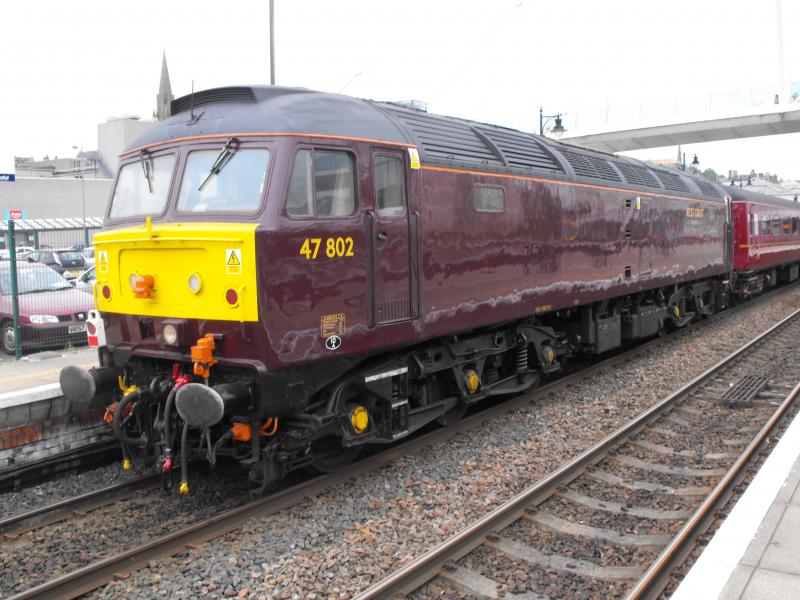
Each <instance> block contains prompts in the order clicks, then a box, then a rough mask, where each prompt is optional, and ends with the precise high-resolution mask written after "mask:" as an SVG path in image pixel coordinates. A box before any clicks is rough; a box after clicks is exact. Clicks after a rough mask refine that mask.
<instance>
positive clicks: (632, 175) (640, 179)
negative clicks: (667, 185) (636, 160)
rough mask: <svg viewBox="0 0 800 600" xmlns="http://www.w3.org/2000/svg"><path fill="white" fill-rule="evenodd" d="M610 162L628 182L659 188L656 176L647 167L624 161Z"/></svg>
mask: <svg viewBox="0 0 800 600" xmlns="http://www.w3.org/2000/svg"><path fill="white" fill-rule="evenodd" d="M612 162H613V163H614V166H615V167H617V168H618V169H619V170H620V171H621V172H622V176H623V177H625V181H627V182H628V183H632V184H633V185H641V186H644V187H652V188H659V189H660V188H661V186H660V185H659V184H658V181H656V178H655V177H653V174H652V173H650V171H648V170H647V168H645V167H640V166H639V165H630V164H628V163H624V162H616V161H612Z"/></svg>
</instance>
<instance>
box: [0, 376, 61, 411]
mask: <svg viewBox="0 0 800 600" xmlns="http://www.w3.org/2000/svg"><path fill="white" fill-rule="evenodd" d="M61 395H62V394H61V385H60V384H58V383H46V384H44V385H37V386H36V387H31V388H27V389H24V390H14V391H13V392H5V393H3V394H0V410H2V409H4V408H10V407H12V406H19V405H20V404H29V403H31V402H38V401H39V400H50V399H52V398H58V397H59V396H61Z"/></svg>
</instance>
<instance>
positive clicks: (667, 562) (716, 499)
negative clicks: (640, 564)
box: [627, 383, 800, 600]
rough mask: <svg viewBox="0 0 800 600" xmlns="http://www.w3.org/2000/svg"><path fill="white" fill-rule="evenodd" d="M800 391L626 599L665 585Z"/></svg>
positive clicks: (797, 389)
mask: <svg viewBox="0 0 800 600" xmlns="http://www.w3.org/2000/svg"><path fill="white" fill-rule="evenodd" d="M799 394H800V383H798V384H797V385H796V386H795V387H794V389H793V390H792V391H791V392H790V393H789V395H788V396H786V399H785V400H784V401H783V402H782V403H781V405H780V406H779V407H778V409H777V410H776V411H775V412H774V413H773V414H772V416H771V417H770V419H769V421H767V423H766V424H765V425H764V427H762V428H761V430H760V431H759V432H758V434H757V435H756V437H755V438H753V441H751V442H750V444H748V446H747V448H745V449H744V451H743V452H742V454H741V456H739V458H738V459H736V462H735V463H733V465H732V466H731V468H730V469H728V471H726V473H725V475H724V476H723V478H722V479H721V480H720V481H719V483H717V485H716V486H714V489H713V490H711V492H710V493H709V495H708V496H706V498H705V499H704V500H703V502H701V503H700V506H698V507H697V509H696V510H695V511H694V513H692V516H691V517H690V518H689V520H688V521H687V522H686V523H685V524H684V525H683V527H681V529H680V531H678V533H676V534H675V537H673V538H672V540H671V541H670V542H669V544H667V547H666V548H664V550H662V551H661V554H659V555H658V557H657V558H656V560H655V561H654V562H653V563H652V564H651V565H650V567H649V568H648V569H647V571H645V573H644V575H642V577H641V578H640V579H639V581H637V582H636V584H635V585H634V587H633V588H632V589H631V590H630V591H629V592H628V595H627V598H628V600H638V599H640V598H657V597H658V596H659V594H661V592H662V591H663V590H664V588H666V587H667V584H668V583H669V579H670V577H671V575H672V570H673V569H674V568H675V567H676V566H678V565H679V564H681V563H682V562H683V561H684V560H685V559H686V557H687V556H688V555H689V553H690V552H691V551H692V550H693V548H694V542H696V541H697V538H698V537H699V536H700V534H702V533H703V532H704V531H705V530H706V529H707V528H708V527H709V526H710V525H711V523H712V521H713V519H714V518H715V517H716V514H717V510H718V509H719V508H721V507H722V506H724V504H725V503H726V502H727V500H728V498H729V497H730V495H731V494H732V493H733V490H734V488H735V487H736V485H737V484H738V483H739V482H740V481H741V480H742V479H743V478H744V476H745V474H746V472H747V468H748V467H749V466H750V464H751V463H752V461H753V458H754V457H755V455H756V453H757V452H758V450H759V448H760V447H761V445H762V444H763V443H764V442H765V441H766V439H767V437H768V436H769V434H770V433H771V432H772V430H773V429H774V428H775V426H776V425H777V424H778V423H779V422H780V421H781V419H782V418H783V417H784V415H785V414H786V413H787V411H788V410H789V409H790V408H791V406H792V404H793V403H794V401H795V400H796V399H797V396H798V395H799Z"/></svg>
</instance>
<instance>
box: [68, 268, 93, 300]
mask: <svg viewBox="0 0 800 600" xmlns="http://www.w3.org/2000/svg"><path fill="white" fill-rule="evenodd" d="M96 281H97V275H96V274H95V269H94V265H92V266H91V267H89V268H88V269H86V270H85V271H84V272H83V273H81V274H80V275H78V276H77V277H76V278H75V279H74V280H73V281H72V283H73V284H74V285H75V289H78V290H81V291H82V292H86V293H88V294H94V284H95V282H96Z"/></svg>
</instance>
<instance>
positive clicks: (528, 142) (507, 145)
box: [478, 127, 564, 173]
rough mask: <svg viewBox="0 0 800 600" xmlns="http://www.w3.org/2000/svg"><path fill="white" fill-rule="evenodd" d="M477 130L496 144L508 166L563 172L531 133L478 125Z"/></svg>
mask: <svg viewBox="0 0 800 600" xmlns="http://www.w3.org/2000/svg"><path fill="white" fill-rule="evenodd" d="M478 130H479V131H480V132H481V133H482V134H483V135H485V136H486V137H487V138H489V139H490V140H491V142H492V143H493V144H494V145H495V146H497V148H498V149H499V150H500V152H501V153H502V154H503V157H504V158H505V159H506V161H507V162H508V166H509V167H514V168H517V169H539V170H548V171H558V172H559V173H563V172H564V169H563V168H562V167H561V165H560V164H559V162H558V161H557V160H556V159H555V158H554V157H553V155H552V154H550V153H549V152H548V151H547V150H546V149H545V148H544V147H543V146H542V145H541V144H540V143H539V142H537V141H536V139H535V138H534V137H533V136H532V135H525V134H524V133H518V132H516V131H506V130H503V129H489V128H487V127H479V128H478Z"/></svg>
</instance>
